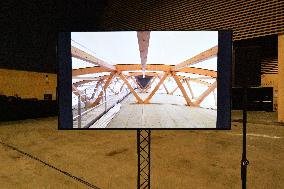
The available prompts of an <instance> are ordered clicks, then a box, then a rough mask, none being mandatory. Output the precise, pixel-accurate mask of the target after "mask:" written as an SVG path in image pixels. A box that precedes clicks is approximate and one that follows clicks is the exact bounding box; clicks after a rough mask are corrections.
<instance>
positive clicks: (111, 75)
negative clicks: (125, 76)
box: [91, 71, 116, 106]
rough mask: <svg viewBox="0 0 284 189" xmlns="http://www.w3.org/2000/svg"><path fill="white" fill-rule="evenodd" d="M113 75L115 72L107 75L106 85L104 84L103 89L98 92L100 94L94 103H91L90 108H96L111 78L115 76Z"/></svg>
mask: <svg viewBox="0 0 284 189" xmlns="http://www.w3.org/2000/svg"><path fill="white" fill-rule="evenodd" d="M115 74H116V72H115V71H114V72H111V73H110V75H109V77H108V79H107V81H106V83H105V85H104V87H103V90H102V91H101V92H100V94H99V95H98V97H97V99H96V101H95V102H94V103H92V104H91V106H96V105H98V104H99V102H100V100H101V98H102V95H103V92H104V91H105V90H106V89H107V88H108V86H109V84H110V82H111V80H112V78H113V77H114V76H115Z"/></svg>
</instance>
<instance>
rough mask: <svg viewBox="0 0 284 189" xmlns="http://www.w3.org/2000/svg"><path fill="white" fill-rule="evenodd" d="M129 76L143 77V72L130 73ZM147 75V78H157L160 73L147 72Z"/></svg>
mask: <svg viewBox="0 0 284 189" xmlns="http://www.w3.org/2000/svg"><path fill="white" fill-rule="evenodd" d="M128 75H129V76H141V75H143V73H142V72H129V73H128ZM145 75H147V76H157V75H158V73H157V72H145Z"/></svg>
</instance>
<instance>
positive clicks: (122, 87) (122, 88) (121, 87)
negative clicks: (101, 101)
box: [119, 83, 125, 92]
mask: <svg viewBox="0 0 284 189" xmlns="http://www.w3.org/2000/svg"><path fill="white" fill-rule="evenodd" d="M124 85H125V83H123V84H122V85H121V87H120V89H119V92H121V91H122V89H123V86H124Z"/></svg>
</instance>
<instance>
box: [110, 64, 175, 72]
mask: <svg viewBox="0 0 284 189" xmlns="http://www.w3.org/2000/svg"><path fill="white" fill-rule="evenodd" d="M115 67H116V70H117V71H138V70H142V66H141V64H117V65H115ZM172 67H173V66H170V65H165V64H147V65H146V70H149V71H170V69H171V68H172Z"/></svg>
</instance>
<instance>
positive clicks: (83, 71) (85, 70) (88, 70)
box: [72, 66, 110, 76]
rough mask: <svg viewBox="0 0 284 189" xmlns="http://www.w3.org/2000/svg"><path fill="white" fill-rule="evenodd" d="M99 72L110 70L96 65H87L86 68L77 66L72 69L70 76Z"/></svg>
mask: <svg viewBox="0 0 284 189" xmlns="http://www.w3.org/2000/svg"><path fill="white" fill-rule="evenodd" d="M101 72H110V71H109V70H108V69H106V68H103V67H100V66H96V67H88V68H79V69H73V70H72V76H79V75H86V74H93V73H101Z"/></svg>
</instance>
